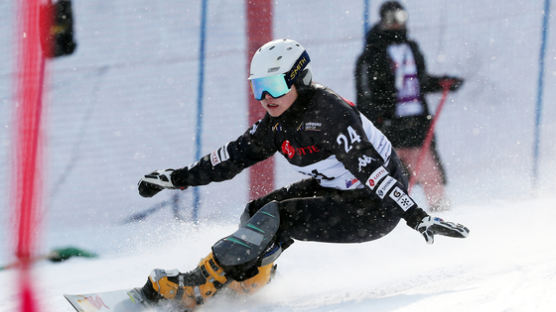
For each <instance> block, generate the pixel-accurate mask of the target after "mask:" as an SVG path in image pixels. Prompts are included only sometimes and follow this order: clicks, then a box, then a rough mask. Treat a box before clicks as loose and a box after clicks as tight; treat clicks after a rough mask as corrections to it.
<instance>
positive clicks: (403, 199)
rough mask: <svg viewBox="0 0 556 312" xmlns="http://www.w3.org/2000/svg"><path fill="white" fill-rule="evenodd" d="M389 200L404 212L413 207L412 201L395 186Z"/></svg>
mask: <svg viewBox="0 0 556 312" xmlns="http://www.w3.org/2000/svg"><path fill="white" fill-rule="evenodd" d="M390 198H392V199H393V200H394V201H395V202H396V204H398V206H400V208H402V209H403V210H404V211H405V210H407V209H409V208H410V207H411V206H413V205H414V203H413V200H411V198H410V197H409V196H408V195H407V194H406V193H405V192H404V191H403V190H402V189H401V188H399V187H397V186H396V187H395V188H394V190H393V191H392V193H390Z"/></svg>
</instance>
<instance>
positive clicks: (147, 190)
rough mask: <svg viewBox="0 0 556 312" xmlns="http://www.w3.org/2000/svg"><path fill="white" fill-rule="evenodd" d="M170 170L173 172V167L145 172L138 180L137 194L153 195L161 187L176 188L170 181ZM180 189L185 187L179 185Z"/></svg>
mask: <svg viewBox="0 0 556 312" xmlns="http://www.w3.org/2000/svg"><path fill="white" fill-rule="evenodd" d="M172 172H174V169H166V170H156V171H153V172H151V173H149V174H146V175H145V176H144V177H142V178H141V180H139V183H138V188H139V195H141V196H143V197H153V196H154V195H156V194H157V193H158V192H160V191H162V189H165V188H167V189H176V188H177V187H176V186H174V184H173V183H172ZM180 189H185V188H181V187H180Z"/></svg>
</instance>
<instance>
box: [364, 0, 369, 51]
mask: <svg viewBox="0 0 556 312" xmlns="http://www.w3.org/2000/svg"><path fill="white" fill-rule="evenodd" d="M370 6H371V0H363V47H365V44H366V42H367V40H366V37H367V31H368V30H369V23H370V22H369V20H370V18H369V7H370Z"/></svg>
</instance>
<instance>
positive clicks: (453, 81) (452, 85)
mask: <svg viewBox="0 0 556 312" xmlns="http://www.w3.org/2000/svg"><path fill="white" fill-rule="evenodd" d="M438 84H439V85H440V86H441V87H442V88H443V89H444V88H448V89H449V90H450V91H456V90H457V89H459V88H460V87H461V85H463V79H462V78H458V77H451V76H444V77H441V78H440V79H439V80H438Z"/></svg>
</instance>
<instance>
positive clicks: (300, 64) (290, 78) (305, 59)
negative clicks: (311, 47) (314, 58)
mask: <svg viewBox="0 0 556 312" xmlns="http://www.w3.org/2000/svg"><path fill="white" fill-rule="evenodd" d="M310 61H311V59H310V58H309V53H307V51H303V53H301V55H300V56H299V58H298V59H297V60H296V61H295V63H293V66H292V68H291V69H290V70H289V71H288V72H286V73H285V77H284V78H285V79H286V84H287V85H288V88H290V87H291V86H292V85H293V82H294V81H295V79H296V78H297V77H298V76H299V74H301V73H302V72H303V70H304V69H305V67H307V64H309V62H310Z"/></svg>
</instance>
